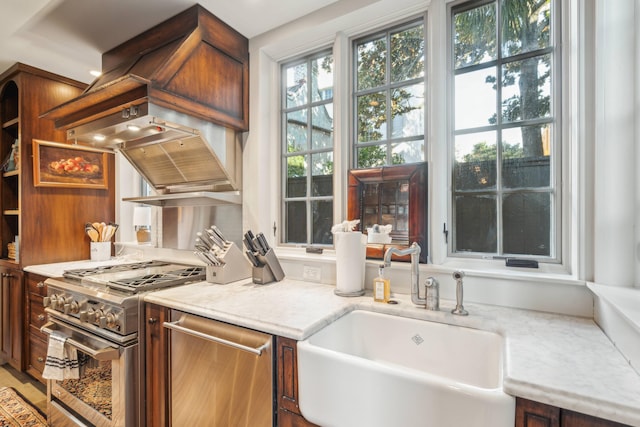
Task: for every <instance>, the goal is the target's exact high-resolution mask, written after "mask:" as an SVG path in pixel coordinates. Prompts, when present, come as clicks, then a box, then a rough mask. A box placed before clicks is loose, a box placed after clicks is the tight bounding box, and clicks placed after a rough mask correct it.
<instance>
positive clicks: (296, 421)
mask: <svg viewBox="0 0 640 427" xmlns="http://www.w3.org/2000/svg"><path fill="white" fill-rule="evenodd" d="M296 344H297V341H296V340H292V339H289V338H283V337H277V341H276V346H277V359H278V360H277V370H276V375H277V390H276V392H277V399H278V426H279V427H312V426H315V424H312V423H310V422H309V421H307V420H305V419H304V418H303V417H302V414H301V413H300V408H299V407H298V367H297V366H298V362H297V352H296Z"/></svg>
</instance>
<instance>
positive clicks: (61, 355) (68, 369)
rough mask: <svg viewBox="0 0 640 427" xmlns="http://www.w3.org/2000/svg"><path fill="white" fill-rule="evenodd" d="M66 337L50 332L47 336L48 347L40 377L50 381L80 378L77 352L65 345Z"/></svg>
mask: <svg viewBox="0 0 640 427" xmlns="http://www.w3.org/2000/svg"><path fill="white" fill-rule="evenodd" d="M67 338H68V337H67V336H66V335H64V334H62V333H60V332H58V331H52V332H51V334H49V347H48V348H47V360H46V361H45V365H44V370H43V371H42V377H43V378H46V379H50V380H58V381H62V380H66V379H78V378H80V375H79V369H78V351H77V350H76V349H75V348H74V347H71V346H69V345H67V343H66V341H67Z"/></svg>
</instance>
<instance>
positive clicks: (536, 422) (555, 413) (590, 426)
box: [516, 398, 628, 427]
mask: <svg viewBox="0 0 640 427" xmlns="http://www.w3.org/2000/svg"><path fill="white" fill-rule="evenodd" d="M516 427H628V426H626V424H620V423H616V422H613V421H608V420H603V419H602V418H596V417H592V416H590V415H585V414H580V413H577V412H573V411H569V410H567V409H562V408H558V407H555V406H552V405H546V404H544V403H539V402H534V401H531V400H527V399H522V398H517V399H516Z"/></svg>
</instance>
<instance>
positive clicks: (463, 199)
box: [451, 0, 560, 259]
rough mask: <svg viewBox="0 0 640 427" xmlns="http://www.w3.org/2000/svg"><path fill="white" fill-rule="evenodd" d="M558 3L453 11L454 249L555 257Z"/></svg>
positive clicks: (520, 1) (508, 0)
mask: <svg viewBox="0 0 640 427" xmlns="http://www.w3.org/2000/svg"><path fill="white" fill-rule="evenodd" d="M553 3H555V2H552V1H551V0H498V1H490V2H487V1H483V2H470V3H465V4H462V5H461V6H459V7H457V8H453V9H452V21H451V25H452V31H451V36H452V43H453V49H452V54H453V58H452V64H453V79H454V80H453V83H454V91H455V96H454V99H453V102H454V120H453V123H454V128H453V135H454V141H453V148H454V153H453V157H454V158H453V174H452V176H453V185H452V188H453V193H452V212H453V221H454V239H453V242H452V245H453V252H454V253H456V254H463V253H476V254H492V255H497V256H533V257H539V258H546V259H554V258H555V257H557V256H558V254H557V248H556V244H555V236H557V235H558V228H559V225H558V224H559V221H558V218H559V216H558V204H559V200H560V195H559V188H557V186H556V184H555V181H554V177H555V176H558V175H557V174H558V172H559V170H558V168H559V162H558V159H557V158H556V157H557V155H556V154H555V153H558V152H559V151H558V150H557V147H556V145H555V144H556V143H555V139H554V135H555V133H556V129H559V123H558V119H559V117H558V116H557V114H556V113H555V111H554V110H555V109H554V104H555V103H556V102H557V99H556V96H555V93H554V90H553V89H552V80H553V79H555V78H557V69H558V64H557V61H556V59H555V47H554V37H553V34H554V33H556V34H557V33H558V32H557V28H554V22H553V19H552V15H554V7H555V4H553Z"/></svg>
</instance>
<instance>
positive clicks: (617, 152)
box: [593, 0, 640, 286]
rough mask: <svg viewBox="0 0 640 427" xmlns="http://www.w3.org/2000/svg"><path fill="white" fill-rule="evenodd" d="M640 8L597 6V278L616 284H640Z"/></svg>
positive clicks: (629, 2)
mask: <svg viewBox="0 0 640 427" xmlns="http://www.w3.org/2000/svg"><path fill="white" fill-rule="evenodd" d="M639 8H640V2H639V1H637V0H616V1H613V2H612V1H607V0H598V1H597V2H596V9H595V11H596V16H595V23H596V31H595V34H596V38H595V39H596V49H595V64H596V65H595V105H596V110H595V115H596V117H595V119H596V120H595V135H596V138H595V153H594V159H595V168H594V171H593V172H594V176H595V188H594V191H595V201H596V202H595V204H594V226H593V234H594V258H593V259H594V263H593V266H594V269H593V270H594V272H593V280H594V281H595V282H596V283H600V284H607V285H616V286H633V285H634V284H635V285H639V284H640V280H639V279H638V278H639V277H640V251H639V250H638V247H639V245H640V233H639V230H638V226H639V225H640V208H639V204H640V197H639V196H638V194H639V193H638V192H639V191H640V188H639V184H638V183H639V182H640V172H639V170H638V167H637V165H638V164H640V163H639V162H638V155H639V151H640V150H638V148H637V147H638V143H637V141H638V137H639V136H640V134H639V133H638V132H639V130H638V129H637V128H636V118H637V117H638V115H639V114H640V109H639V106H638V102H639V101H640V96H638V94H639V93H640V88H639V87H638V82H639V79H640V77H639V76H638V71H640V68H639V67H638V61H639V60H640V57H639V56H638V50H639V49H640V43H639V40H640V35H639V34H638V31H637V28H638V25H637V23H638V15H639V13H640V10H639Z"/></svg>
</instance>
